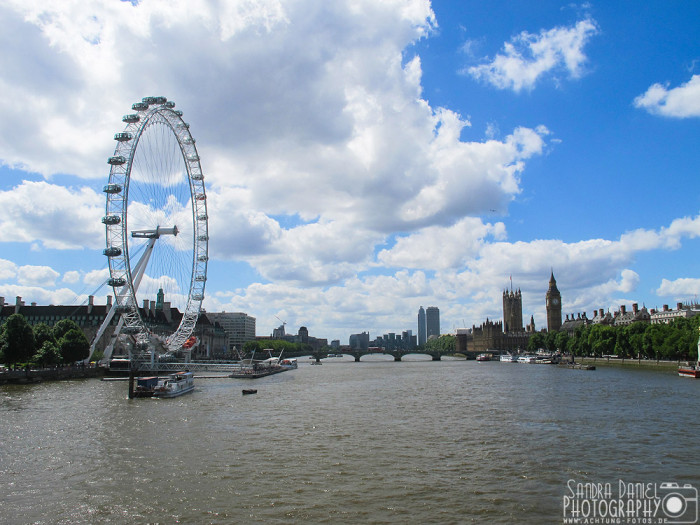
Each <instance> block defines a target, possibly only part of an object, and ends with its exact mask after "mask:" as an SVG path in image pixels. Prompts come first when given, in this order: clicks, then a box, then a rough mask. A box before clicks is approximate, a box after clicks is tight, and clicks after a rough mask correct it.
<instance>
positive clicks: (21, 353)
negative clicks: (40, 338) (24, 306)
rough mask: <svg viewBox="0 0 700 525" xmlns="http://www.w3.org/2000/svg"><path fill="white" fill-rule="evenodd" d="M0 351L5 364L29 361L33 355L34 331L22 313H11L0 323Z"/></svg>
mask: <svg viewBox="0 0 700 525" xmlns="http://www.w3.org/2000/svg"><path fill="white" fill-rule="evenodd" d="M1 332H2V333H0V352H1V353H2V356H3V360H4V362H5V363H7V364H15V363H20V362H27V361H29V360H30V359H31V358H32V356H33V355H34V331H33V330H32V327H31V326H30V325H29V324H28V323H27V320H26V319H25V318H24V316H23V315H22V314H12V315H11V316H10V317H8V318H7V321H6V322H5V324H4V325H2V329H1Z"/></svg>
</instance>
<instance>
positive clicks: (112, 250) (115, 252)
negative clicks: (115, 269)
mask: <svg viewBox="0 0 700 525" xmlns="http://www.w3.org/2000/svg"><path fill="white" fill-rule="evenodd" d="M102 253H103V254H105V255H106V256H107V257H119V256H120V255H121V254H122V249H121V248H119V247H118V246H110V247H109V248H105V249H104V250H102Z"/></svg>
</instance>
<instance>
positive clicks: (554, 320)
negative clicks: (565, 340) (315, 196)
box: [547, 271, 561, 332]
mask: <svg viewBox="0 0 700 525" xmlns="http://www.w3.org/2000/svg"><path fill="white" fill-rule="evenodd" d="M560 328H561V294H560V293H559V290H558V289H557V281H556V279H555V278H554V271H552V276H551V277H550V278H549V290H547V330H548V331H550V332H556V331H558V330H559V329H560Z"/></svg>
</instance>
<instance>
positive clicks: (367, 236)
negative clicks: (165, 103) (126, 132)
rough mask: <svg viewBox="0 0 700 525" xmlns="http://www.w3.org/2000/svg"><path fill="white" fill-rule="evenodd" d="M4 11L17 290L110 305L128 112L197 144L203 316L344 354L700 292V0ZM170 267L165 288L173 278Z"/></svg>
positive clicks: (0, 240) (3, 79)
mask: <svg viewBox="0 0 700 525" xmlns="http://www.w3.org/2000/svg"><path fill="white" fill-rule="evenodd" d="M630 6H631V5H630V4H629V3H622V2H590V3H578V4H575V3H570V2H558V1H538V2H516V1H510V2H508V1H490V2H477V1H463V2H447V1H436V2H432V3H430V2H426V1H420V0H395V1H383V2H375V1H369V0H368V1H366V2H364V1H352V2H350V1H348V2H343V1H335V2H328V3H326V2H324V3H319V2H315V1H306V0H296V1H284V0H260V1H258V2H227V3H225V5H219V4H218V3H215V2H208V1H206V0H202V1H200V2H196V3H192V2H184V1H182V2H180V1H175V2H165V1H146V2H141V3H138V4H136V5H133V4H132V3H128V2H121V3H119V2H111V1H93V2H87V3H85V2H75V3H71V2H59V3H53V2H42V1H22V2H19V1H17V2H14V1H10V2H5V3H4V4H3V5H2V6H0V17H2V19H3V21H4V22H3V24H4V31H3V34H2V35H0V48H1V52H0V86H1V89H2V92H3V93H4V95H3V97H2V100H0V116H1V118H0V162H1V163H2V167H0V296H4V297H5V299H6V301H8V302H13V301H14V298H15V296H22V298H23V299H24V300H25V301H27V302H37V303H38V304H79V303H81V302H83V301H85V300H86V297H87V295H88V294H94V295H95V296H96V299H95V300H96V301H97V302H98V303H99V302H103V301H104V300H105V296H106V295H107V294H108V293H110V290H108V289H107V288H106V287H104V286H101V283H102V282H103V281H104V280H105V279H106V273H105V260H104V259H105V258H104V256H103V255H102V253H101V251H102V248H103V247H104V244H105V239H104V227H103V226H102V224H101V223H100V218H101V217H102V215H103V214H104V206H105V201H104V194H103V193H102V192H101V189H102V186H103V185H104V184H105V182H106V180H107V176H108V174H109V170H108V169H107V168H108V166H107V164H106V162H105V160H106V158H107V157H108V156H109V155H111V154H112V152H113V150H114V141H113V140H112V136H113V134H114V133H115V132H117V131H121V130H122V129H123V124H122V122H121V116H122V115H123V114H125V113H128V112H129V111H130V109H129V108H130V106H131V104H132V103H133V102H136V101H138V100H140V99H141V98H142V97H145V96H151V95H165V96H167V97H168V98H169V99H172V100H174V101H175V102H176V103H177V107H178V108H179V109H181V110H182V111H183V112H184V115H185V119H186V120H187V121H188V122H189V123H190V124H191V128H190V129H191V132H192V134H193V136H194V137H195V138H196V139H197V147H198V150H199V153H200V156H201V158H202V161H201V162H202V169H203V171H204V173H205V177H206V184H207V195H208V206H209V215H210V218H211V219H210V224H209V227H210V234H211V240H210V245H209V248H210V256H211V260H210V264H209V280H208V282H207V287H206V299H205V302H204V306H205V307H206V308H207V310H210V311H220V310H225V311H244V312H247V313H248V314H250V315H252V316H254V317H256V318H257V327H258V330H257V331H258V334H259V335H267V334H269V333H271V331H272V328H273V327H274V326H276V325H278V324H279V319H282V320H284V321H286V322H287V329H288V330H292V331H296V330H297V329H298V327H299V326H301V325H304V326H307V327H308V328H309V331H310V334H311V335H314V336H317V337H327V338H329V339H340V340H341V342H343V343H347V340H348V336H349V335H350V334H351V333H356V332H360V331H369V332H370V335H371V336H372V337H374V336H376V335H381V334H383V333H386V332H401V331H402V330H406V329H412V330H414V332H415V331H416V314H417V311H418V307H419V306H421V305H422V306H424V307H427V306H438V307H439V308H440V311H441V321H442V331H443V332H450V331H452V330H453V329H454V328H459V327H463V326H467V327H471V326H472V325H473V324H476V325H478V324H480V323H481V322H482V321H483V320H485V319H486V318H487V317H488V318H491V319H499V318H501V317H502V311H501V294H502V291H503V289H504V288H505V287H507V286H509V285H510V277H511V276H512V282H513V285H514V287H517V288H520V289H521V290H522V292H523V316H524V318H525V319H529V316H530V315H533V316H534V318H535V322H536V325H537V327H538V328H541V327H544V326H545V309H544V294H545V292H546V289H547V282H548V279H549V274H550V271H552V270H553V271H554V274H555V276H556V278H557V282H558V285H559V289H560V291H561V293H562V299H563V305H564V312H565V313H575V312H583V311H586V312H588V313H589V314H590V313H591V312H592V311H593V310H594V309H599V308H604V309H611V310H614V309H617V308H618V307H619V305H622V304H625V305H627V306H628V308H629V307H630V305H631V304H632V303H635V302H636V303H639V305H640V306H641V305H646V306H647V307H648V308H654V307H661V306H662V305H663V304H671V305H673V304H675V303H676V302H679V301H683V302H685V301H693V300H695V299H696V297H697V295H698V294H699V293H700V278H699V277H698V275H697V270H696V269H695V266H696V265H695V264H694V261H697V260H698V258H699V256H700V242H699V241H698V235H699V234H700V214H699V208H700V206H699V204H700V183H698V176H699V175H700V148H698V139H699V138H700V33H699V32H698V30H697V24H698V21H699V20H700V4H698V3H696V2H673V3H668V2H665V1H648V2H639V3H634V6H633V8H632V7H630ZM153 277H154V279H155V278H157V277H158V276H153Z"/></svg>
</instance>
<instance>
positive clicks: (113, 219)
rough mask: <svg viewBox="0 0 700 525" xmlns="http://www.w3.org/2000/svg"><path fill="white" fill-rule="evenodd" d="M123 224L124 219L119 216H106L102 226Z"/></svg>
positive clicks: (103, 218)
mask: <svg viewBox="0 0 700 525" xmlns="http://www.w3.org/2000/svg"><path fill="white" fill-rule="evenodd" d="M120 222H122V218H121V217H120V216H119V215H105V216H104V217H102V224H107V225H115V224H119V223H120Z"/></svg>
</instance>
